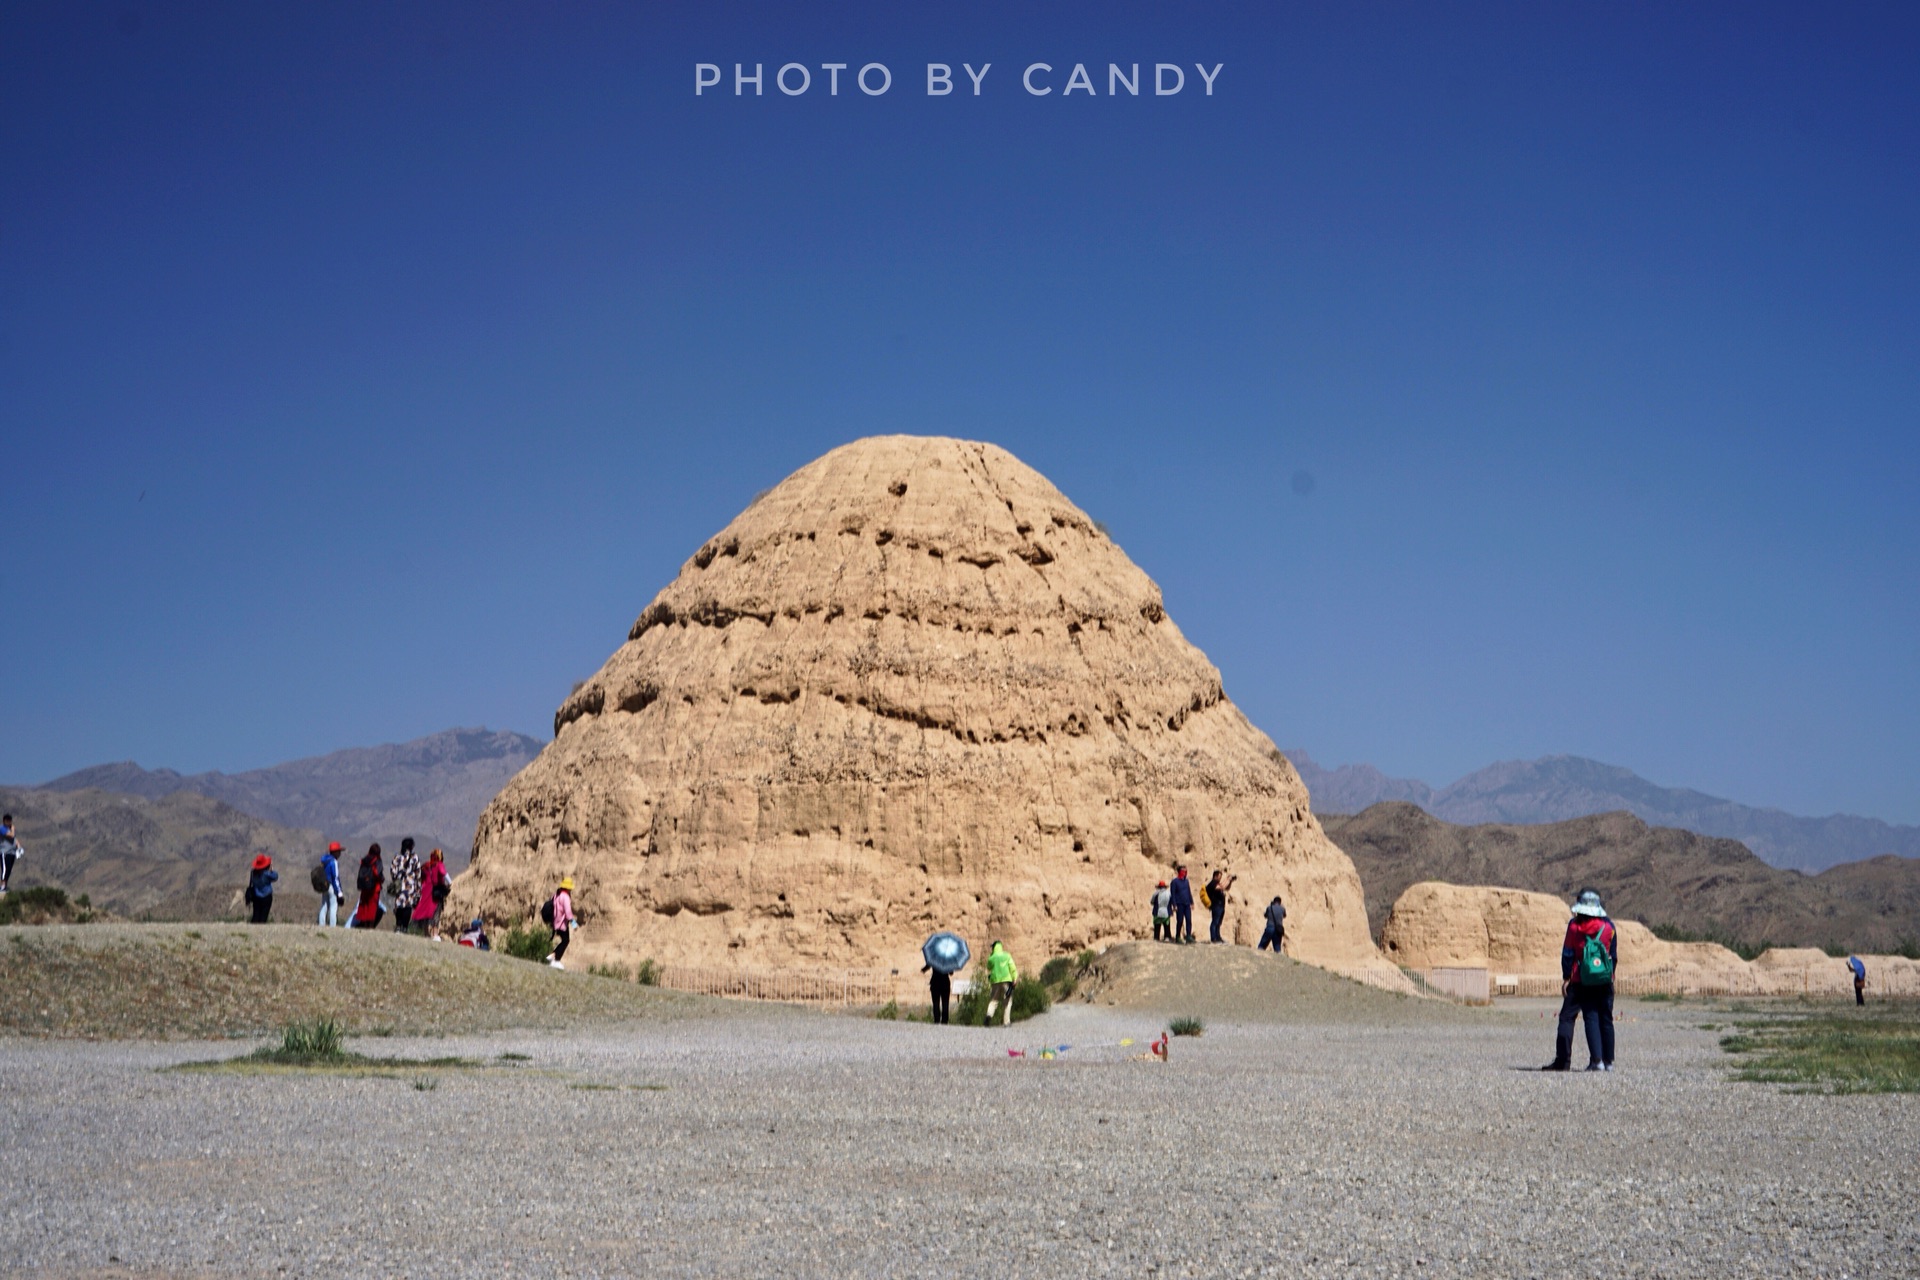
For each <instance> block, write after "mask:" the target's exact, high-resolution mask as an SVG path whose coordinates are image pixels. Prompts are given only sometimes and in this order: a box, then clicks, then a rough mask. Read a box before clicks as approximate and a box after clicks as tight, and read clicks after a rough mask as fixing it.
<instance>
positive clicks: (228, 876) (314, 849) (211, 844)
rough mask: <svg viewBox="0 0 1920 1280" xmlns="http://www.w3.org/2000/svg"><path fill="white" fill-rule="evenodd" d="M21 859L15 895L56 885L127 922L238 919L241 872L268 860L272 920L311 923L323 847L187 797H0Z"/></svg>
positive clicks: (28, 792) (2, 793)
mask: <svg viewBox="0 0 1920 1280" xmlns="http://www.w3.org/2000/svg"><path fill="white" fill-rule="evenodd" d="M0 809H4V810H5V812H8V813H11V814H13V815H14V820H15V825H16V826H17V828H18V830H19V832H20V842H21V845H22V846H23V847H24V848H25V850H26V852H25V854H24V855H22V857H21V859H20V862H19V865H18V866H16V867H15V869H14V874H13V884H14V887H16V888H30V887H32V886H33V885H41V884H47V885H57V886H59V887H60V888H62V889H65V890H66V891H67V892H68V893H69V894H73V895H78V894H83V893H84V894H86V895H88V897H89V898H90V899H91V901H92V904H93V905H94V906H95V907H101V908H104V909H106V910H108V911H110V912H112V913H114V914H115V915H120V916H127V917H129V918H132V919H136V920H139V919H147V918H152V919H157V920H218V919H223V918H226V917H229V916H233V915H235V914H237V913H238V912H239V910H240V907H241V904H240V900H239V895H240V892H241V890H242V889H243V888H245V887H246V883H247V872H248V866H249V863H250V861H251V859H252V857H253V855H254V854H255V853H256V852H264V853H267V854H270V855H272V857H273V861H274V865H275V867H276V869H278V871H279V872H280V883H279V884H278V885H277V886H276V887H275V908H274V911H275V915H276V916H277V917H278V918H280V919H289V918H293V917H295V916H302V915H303V916H306V917H308V918H311V916H312V914H313V913H314V912H315V911H316V910H317V908H318V905H319V897H318V896H317V895H316V894H315V893H314V892H313V888H312V885H311V884H310V883H309V882H308V879H307V875H308V870H309V868H311V867H312V866H313V864H314V863H315V862H317V861H319V856H320V851H321V849H323V848H324V847H325V846H324V845H323V844H322V842H321V836H320V833H319V832H317V831H300V830H295V829H292V828H289V827H283V826H281V825H279V824H278V823H273V822H268V821H266V820H265V819H263V818H256V817H253V816H252V815H250V814H245V813H241V812H240V811H239V810H237V809H235V808H233V807H232V806H231V805H226V804H222V803H221V802H220V801H218V800H210V799H208V798H207V797H206V796H203V795H197V794H195V793H194V792H191V791H176V792H174V793H172V794H170V795H164V796H160V797H157V798H154V799H148V798H146V797H143V796H128V795H116V794H114V793H112V792H107V791H99V790H90V789H89V790H79V791H51V790H48V789H46V788H43V787H4V788H0Z"/></svg>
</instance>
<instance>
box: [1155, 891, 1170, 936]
mask: <svg viewBox="0 0 1920 1280" xmlns="http://www.w3.org/2000/svg"><path fill="white" fill-rule="evenodd" d="M1153 940H1154V941H1155V942H1163V941H1164V942H1172V941H1173V890H1171V889H1169V888H1167V882H1166V881H1165V880H1162V881H1161V882H1160V883H1159V884H1157V885H1155V886H1154V888H1153Z"/></svg>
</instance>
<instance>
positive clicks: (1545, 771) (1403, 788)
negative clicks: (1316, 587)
mask: <svg viewBox="0 0 1920 1280" xmlns="http://www.w3.org/2000/svg"><path fill="white" fill-rule="evenodd" d="M1285 755H1286V757H1287V759H1289V760H1291V761H1292V762H1293V767H1294V768H1295V769H1296V770H1298V771H1299V773H1300V779H1301V781H1303V782H1305V783H1306V784H1307V791H1308V793H1309V794H1310V795H1311V796H1312V798H1313V807H1314V809H1315V811H1316V812H1324V813H1342V814H1353V813H1359V812H1360V811H1362V810H1363V809H1366V808H1368V807H1370V806H1372V805H1375V804H1378V803H1380V802H1381V801H1383V800H1404V801H1406V802H1408V803H1410V804H1415V805H1418V806H1419V807H1420V808H1422V809H1424V810H1426V811H1427V812H1428V813H1430V814H1432V815H1433V816H1434V817H1436V818H1441V819H1443V820H1445V821H1447V822H1452V823H1457V824H1461V825H1469V826H1470V825H1474V824H1479V823H1511V824H1522V825H1533V824H1539V823H1549V822H1565V821H1568V820H1570V819H1574V818H1585V817H1590V816H1592V815H1594V814H1600V813H1609V812H1612V811H1615V810H1625V811H1626V812H1628V813H1631V814H1633V815H1634V816H1636V817H1638V818H1640V819H1642V820H1644V821H1646V822H1648V823H1651V824H1653V825H1654V826H1660V827H1679V828H1681V829H1683V830H1687V831H1694V832H1698V833H1699V834H1701V835H1707V836H1719V837H1723V838H1725V839H1729V840H1738V841H1740V842H1741V843H1743V844H1745V845H1746V846H1747V847H1748V848H1749V849H1751V850H1752V851H1753V852H1754V853H1755V854H1757V855H1759V856H1760V858H1761V859H1762V860H1764V861H1766V862H1768V863H1770V864H1772V865H1773V866H1776V867H1790V868H1794V869H1796V870H1801V871H1824V870H1825V869H1826V868H1828V867H1832V866H1836V865H1838V864H1840V863H1843V862H1857V861H1862V860H1865V859H1869V858H1875V857H1879V856H1880V855H1882V854H1897V855H1899V856H1901V857H1906V858H1916V857H1920V827H1916V826H1898V825H1895V824H1893V823H1888V822H1882V821H1880V820H1879V819H1877V818H1861V817H1856V816H1854V815H1852V814H1833V815H1831V816H1829V817H1825V818H1803V817H1799V816H1797V815H1795V814H1791V813H1787V812H1784V811H1783V810H1780V809H1762V808H1755V807H1753V806H1751V805H1744V804H1738V803H1736V802H1734V801H1732V800H1723V799H1721V798H1719V797H1718V796H1710V795H1707V794H1705V793H1704V792H1700V791H1694V790H1691V789H1688V788H1682V787H1663V786H1660V785H1659V784H1657V783H1653V782H1649V781H1647V780H1646V779H1645V778H1642V777H1641V776H1640V775H1638V774H1636V773H1634V772H1633V771H1632V770H1630V769H1622V768H1620V767H1619V766H1618V765H1610V764H1602V763H1601V762H1599V761H1597V760H1587V759H1583V758H1582V757H1580V756H1546V757H1544V758H1542V759H1539V760H1508V761H1502V762H1500V763H1498V764H1492V765H1488V766H1487V767H1486V768H1484V769H1480V770H1478V771H1476V772H1474V773H1470V774H1468V775H1467V776H1466V777H1464V778H1461V779H1460V780H1459V781H1457V782H1454V783H1451V784H1449V785H1447V786H1445V787H1437V788H1436V787H1432V786H1429V785H1428V784H1427V783H1424V782H1421V781H1419V780H1418V779H1414V778H1393V777H1389V776H1387V775H1386V774H1384V773H1382V772H1380V770H1378V769H1376V768H1374V767H1373V766H1372V765H1367V764H1357V765H1355V764H1349V765H1342V766H1340V767H1339V768H1337V769H1325V768H1322V767H1321V766H1320V765H1319V764H1317V763H1316V762H1315V761H1314V759H1313V757H1312V756H1310V755H1308V754H1307V753H1306V752H1304V751H1299V750H1293V751H1288V752H1286V753H1285Z"/></svg>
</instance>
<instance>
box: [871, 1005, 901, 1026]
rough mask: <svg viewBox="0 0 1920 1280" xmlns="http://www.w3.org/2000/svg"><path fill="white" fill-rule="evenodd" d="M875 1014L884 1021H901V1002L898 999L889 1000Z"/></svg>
mask: <svg viewBox="0 0 1920 1280" xmlns="http://www.w3.org/2000/svg"><path fill="white" fill-rule="evenodd" d="M873 1016H874V1017H876V1018H878V1019H880V1020H881V1021H882V1022H898V1021H900V1002H899V1001H898V1000H889V1001H887V1002H886V1003H885V1004H883V1005H881V1006H880V1012H878V1013H876V1014H874V1015H873Z"/></svg>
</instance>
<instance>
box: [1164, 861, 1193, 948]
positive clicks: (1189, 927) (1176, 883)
mask: <svg viewBox="0 0 1920 1280" xmlns="http://www.w3.org/2000/svg"><path fill="white" fill-rule="evenodd" d="M1167 888H1168V890H1169V892H1170V893H1171V894H1172V903H1173V940H1174V941H1175V942H1192V941H1193V884H1192V882H1190V881H1189V880H1188V879H1187V869H1186V868H1185V867H1175V868H1174V869H1173V883H1172V884H1171V885H1168V886H1167Z"/></svg>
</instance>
